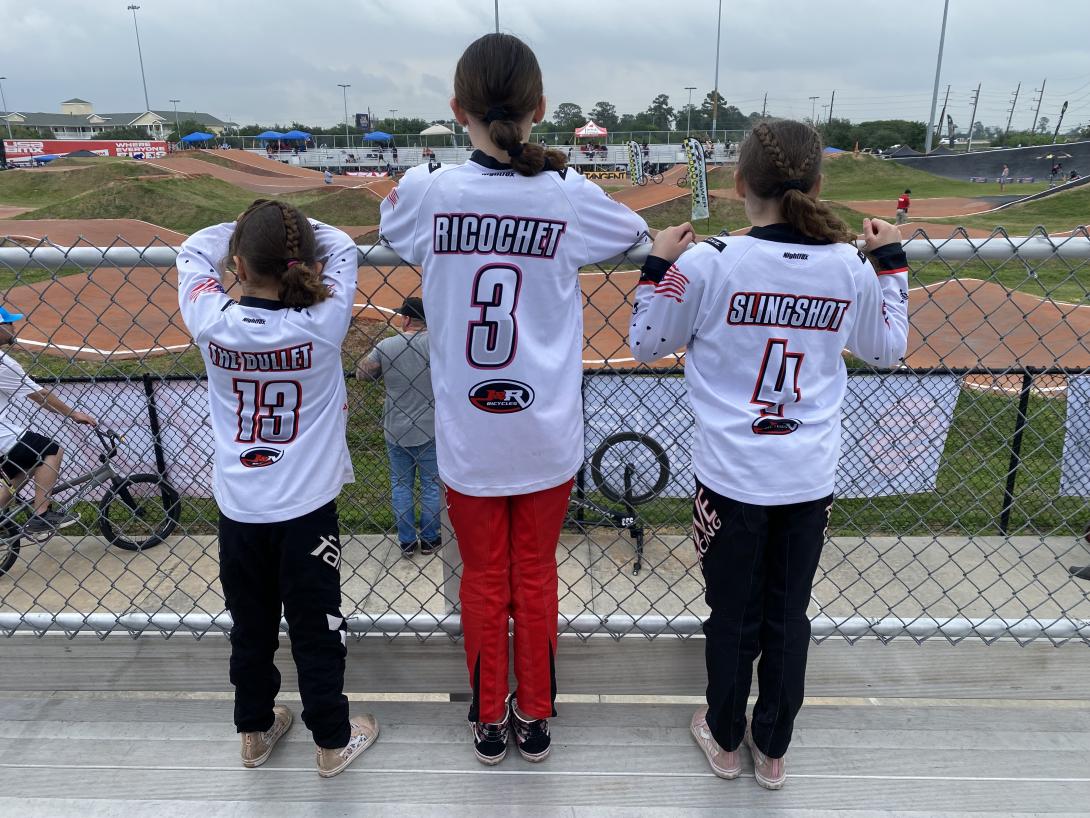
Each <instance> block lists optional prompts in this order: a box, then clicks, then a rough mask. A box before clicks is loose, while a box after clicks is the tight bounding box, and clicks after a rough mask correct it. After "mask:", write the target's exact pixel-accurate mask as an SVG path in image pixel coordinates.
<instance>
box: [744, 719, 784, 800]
mask: <svg viewBox="0 0 1090 818" xmlns="http://www.w3.org/2000/svg"><path fill="white" fill-rule="evenodd" d="M746 744H748V745H749V752H750V754H751V755H752V756H753V777H754V778H756V779H757V783H758V784H760V785H761V786H762V787H764V788H765V789H766V790H779V789H782V788H783V783H784V782H785V781H786V780H787V765H786V764H785V763H784V759H783V757H782V756H781V757H780V758H769V757H768V756H766V755H765V754H764V753H762V752H761V751H760V750H758V749H757V745H756V744H754V743H753V733H752V732H750V729H749V728H748V727H747V728H746Z"/></svg>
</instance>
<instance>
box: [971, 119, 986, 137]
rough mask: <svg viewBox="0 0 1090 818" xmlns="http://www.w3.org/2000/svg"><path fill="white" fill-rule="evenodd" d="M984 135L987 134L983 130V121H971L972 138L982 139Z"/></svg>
mask: <svg viewBox="0 0 1090 818" xmlns="http://www.w3.org/2000/svg"><path fill="white" fill-rule="evenodd" d="M986 136H987V134H986V133H985V131H984V123H983V122H975V123H973V139H984V138H985V137H986Z"/></svg>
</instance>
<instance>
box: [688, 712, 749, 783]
mask: <svg viewBox="0 0 1090 818" xmlns="http://www.w3.org/2000/svg"><path fill="white" fill-rule="evenodd" d="M689 731H690V732H691V733H692V734H693V738H694V739H696V743H697V744H698V745H700V749H701V750H703V751H704V755H705V756H707V758H708V764H710V765H711V768H712V772H713V773H715V774H716V775H717V776H719V777H720V778H726V779H727V780H731V779H734V778H737V777H738V776H739V775H741V774H742V759H741V756H740V754H739V753H738V750H732V751H727V750H724V749H723V748H722V747H720V746H719V743H718V742H717V741H716V740H715V736H713V735H712V731H711V729H710V728H709V727H708V708H707V705H705V706H704V707H701V708H700V709H699V710H697V711H696V712H695V713H694V714H693V720H692V722H691V723H690V724H689Z"/></svg>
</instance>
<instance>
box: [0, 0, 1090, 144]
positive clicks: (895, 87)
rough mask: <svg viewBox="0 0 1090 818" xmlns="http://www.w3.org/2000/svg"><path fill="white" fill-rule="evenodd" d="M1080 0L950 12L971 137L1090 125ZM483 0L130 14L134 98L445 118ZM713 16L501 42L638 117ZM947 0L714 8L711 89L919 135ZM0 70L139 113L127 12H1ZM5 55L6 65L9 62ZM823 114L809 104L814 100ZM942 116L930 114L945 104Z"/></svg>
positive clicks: (667, 89) (570, 86) (608, 16)
mask: <svg viewBox="0 0 1090 818" xmlns="http://www.w3.org/2000/svg"><path fill="white" fill-rule="evenodd" d="M1085 5H1086V2H1085V0H1052V2H1051V3H1049V4H1048V6H1049V8H1048V13H1047V14H1038V13H1033V11H1032V10H1027V7H1026V6H1025V4H1024V3H1023V2H1016V0H957V2H955V3H952V4H951V9H950V20H949V30H948V36H947V42H946V53H945V58H944V63H943V72H942V77H941V79H940V91H941V96H945V92H946V86H947V84H949V85H950V86H951V88H950V102H949V108H948V110H949V111H950V112H951V113H952V115H953V116H954V118H955V121H957V122H958V123H959V124H960V123H963V122H968V118H969V112H970V98H971V94H972V92H973V91H974V90H975V88H976V85H977V83H978V82H979V83H981V84H982V92H981V100H980V110H979V112H978V115H977V118H978V119H980V120H982V121H984V122H986V123H989V124H1005V123H1006V118H1007V111H1008V108H1009V106H1010V103H1011V99H1012V92H1013V91H1014V89H1015V87H1016V85H1017V84H1018V82H1022V90H1021V93H1020V94H1019V98H1018V104H1017V107H1016V108H1015V127H1028V125H1029V124H1030V122H1031V121H1032V118H1033V114H1034V108H1035V102H1034V97H1035V89H1037V88H1039V87H1040V85H1041V81H1042V80H1043V79H1044V78H1045V77H1048V78H1049V79H1048V82H1047V86H1046V90H1045V93H1044V98H1043V101H1042V107H1041V111H1042V114H1046V113H1047V115H1049V116H1050V117H1051V118H1052V119H1053V121H1055V117H1056V116H1057V114H1058V112H1059V107H1060V105H1061V104H1062V103H1063V101H1064V99H1070V100H1071V109H1070V110H1069V111H1068V114H1067V120H1066V121H1067V122H1068V123H1069V124H1071V125H1075V124H1078V123H1079V122H1082V121H1090V49H1086V48H1084V47H1083V46H1082V43H1081V41H1079V40H1078V39H1077V38H1076V37H1075V36H1074V35H1070V36H1069V37H1068V39H1063V37H1061V36H1060V32H1063V31H1065V28H1064V26H1065V25H1066V24H1067V23H1066V22H1065V21H1071V20H1076V19H1081V18H1082V17H1084V16H1085V12H1086V8H1085ZM493 7H494V6H493V0H460V2H457V3H437V2H434V0H397V2H385V3H378V2H371V1H370V0H368V2H362V3H356V2H353V3H337V4H331V3H311V4H305V3H302V4H299V3H297V4H291V5H288V4H282V3H269V2H267V0H265V2H258V0H231V2H223V0H186V2H185V3H183V4H179V3H177V2H166V0H144V2H143V3H142V4H141V9H140V10H139V12H137V14H138V20H139V25H140V35H141V43H142V46H143V52H144V65H145V73H146V76H147V85H148V95H149V97H150V100H151V105H152V107H154V108H162V109H169V108H170V103H169V102H168V100H169V99H171V98H177V99H181V100H182V102H181V103H180V105H179V108H184V109H185V110H194V109H196V110H202V111H208V112H211V113H213V114H216V115H218V116H222V117H225V118H226V117H228V116H230V118H232V119H234V120H235V121H239V122H261V123H273V122H281V123H286V122H290V121H292V120H297V121H301V122H307V123H312V124H327V125H328V124H333V123H335V122H339V121H340V120H341V118H342V117H343V115H344V114H343V111H344V101H343V98H342V95H341V91H340V89H339V88H338V87H337V84H338V83H342V82H343V83H350V84H351V85H352V87H351V88H350V89H348V102H349V109H350V111H349V113H353V112H354V111H359V110H366V108H367V107H370V108H371V110H372V111H373V112H374V113H376V114H383V113H385V112H386V111H388V110H389V109H391V108H397V109H398V112H399V115H401V116H420V117H422V118H425V119H439V118H442V117H445V116H447V115H448V112H447V104H446V102H447V99H448V96H449V93H450V77H451V76H452V74H453V71H454V64H455V62H456V61H457V59H458V57H459V55H460V54H461V51H462V50H463V49H464V48H465V46H466V45H467V44H468V43H469V42H471V41H472V40H473V39H474V38H475V37H477V36H479V35H481V34H483V33H486V32H487V31H489V30H491V29H492V28H493V26H494V20H493ZM717 8H718V6H717V3H716V2H715V0H697V1H696V2H693V3H689V4H685V5H683V6H682V5H679V6H663V4H662V3H661V2H658V0H655V1H654V2H652V0H595V2H593V3H590V4H588V3H586V2H585V0H552V2H550V3H548V4H542V3H528V2H517V0H500V27H501V29H502V30H505V31H509V32H511V33H514V34H517V35H519V36H521V37H523V38H524V39H525V40H526V41H527V42H528V43H530V45H531V46H532V47H533V48H534V49H535V51H536V53H537V55H538V58H539V61H540V62H541V65H542V69H543V72H544V77H545V87H546V95H547V96H548V97H549V102H550V110H552V109H553V108H554V107H555V105H556V104H557V103H560V102H566V101H567V102H575V103H578V104H579V105H581V106H582V107H583V108H584V110H586V109H588V108H590V107H591V106H592V105H593V104H594V102H595V101H597V100H600V99H605V100H609V101H611V102H613V104H614V105H616V106H617V109H618V110H619V111H621V112H628V111H639V110H643V109H644V108H646V107H647V105H648V103H649V101H650V100H651V98H652V97H653V96H655V95H656V94H658V93H666V94H668V95H669V96H670V98H671V101H672V103H673V104H674V105H675V106H677V107H680V106H681V105H682V104H684V101H685V97H686V92H685V91H684V90H683V89H684V87H685V86H687V85H695V86H697V88H698V91H697V92H696V93H694V98H700V97H702V96H703V95H704V94H705V93H706V92H707V91H709V90H710V89H711V87H712V85H713V83H714V81H715V45H716V43H715V39H716V38H715V30H716V28H715V26H716V11H717ZM941 14H942V4H941V0H927V1H926V2H920V3H907V2H902V3H899V4H888V5H886V4H870V3H859V2H858V0H824V2H822V3H820V4H819V3H815V2H813V1H812V0H752V1H751V2H747V3H724V4H723V21H722V29H721V30H722V36H721V43H720V60H719V87H720V90H721V92H722V93H723V95H724V96H725V97H726V98H727V100H728V102H729V103H732V104H736V105H738V107H739V108H741V109H742V110H743V111H746V112H747V113H748V112H749V111H752V110H760V108H761V105H762V101H763V99H764V96H765V94H766V93H767V95H768V109H769V111H770V112H772V113H774V114H779V115H787V116H796V117H802V116H809V115H810V112H811V110H816V111H817V113H818V114H819V115H820V113H821V110H822V109H821V105H823V104H827V103H828V102H829V101H830V98H831V96H832V92H833V90H834V89H835V90H836V103H835V107H834V112H835V113H836V114H838V115H844V116H847V117H849V118H851V119H855V120H863V119H875V118H885V117H898V118H908V119H926V118H927V116H928V114H929V112H930V105H931V88H932V83H933V80H934V69H935V56H936V51H937V48H938V34H939V25H940V22H941ZM0 20H3V21H4V35H3V36H4V41H5V43H15V44H19V48H17V49H5V51H6V52H7V55H8V59H6V60H5V63H4V67H3V70H4V72H5V74H6V75H7V77H8V79H7V80H6V81H5V83H4V91H5V94H6V95H7V99H8V103H9V105H10V107H12V108H14V109H18V110H29V111H56V110H58V106H59V103H60V101H61V100H64V99H68V98H69V97H72V96H80V97H83V98H85V99H89V100H91V101H92V102H93V103H94V104H95V107H96V109H97V110H99V111H110V110H115V111H117V110H138V109H141V108H143V104H144V102H143V89H142V85H141V82H140V72H139V65H138V63H137V55H136V43H135V36H134V32H133V20H132V14H131V12H127V11H126V10H125V4H123V3H122V4H118V5H106V4H102V3H97V2H96V3H89V2H86V0H51V2H49V3H28V2H26V0H0ZM12 55H14V56H15V57H16V59H14V60H13V59H11V56H12ZM813 95H817V96H819V97H820V99H819V100H818V102H817V105H816V106H814V107H812V104H811V101H810V100H809V97H810V96H813ZM939 104H940V105H941V104H942V99H941V98H940V101H939Z"/></svg>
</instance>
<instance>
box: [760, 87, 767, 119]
mask: <svg viewBox="0 0 1090 818" xmlns="http://www.w3.org/2000/svg"><path fill="white" fill-rule="evenodd" d="M766 116H768V91H765V101H764V102H762V103H761V119H764V118H765V117H766Z"/></svg>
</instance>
